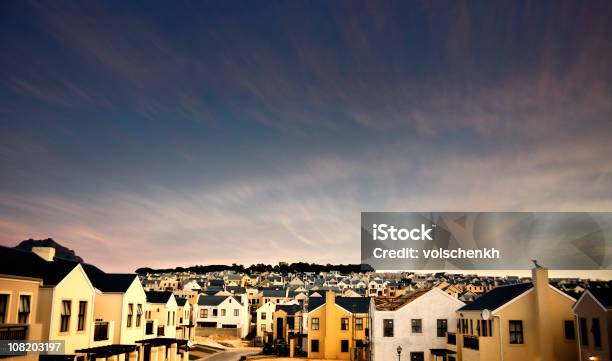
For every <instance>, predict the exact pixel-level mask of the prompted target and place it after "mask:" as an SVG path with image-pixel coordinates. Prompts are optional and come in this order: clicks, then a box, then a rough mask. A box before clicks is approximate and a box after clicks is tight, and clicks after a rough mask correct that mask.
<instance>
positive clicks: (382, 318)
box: [370, 288, 465, 361]
mask: <svg viewBox="0 0 612 361" xmlns="http://www.w3.org/2000/svg"><path fill="white" fill-rule="evenodd" d="M464 305H465V304H464V303H463V302H461V301H459V300H457V299H456V298H453V297H452V296H449V295H448V294H446V293H445V292H444V291H441V290H440V289H438V288H432V289H430V290H428V291H417V292H413V293H409V294H406V295H403V296H401V297H399V298H396V299H392V300H377V301H375V302H372V304H371V306H370V325H371V333H370V340H371V347H372V361H388V360H395V359H397V351H396V349H397V347H398V346H401V347H402V355H405V356H403V357H402V358H403V359H404V360H410V361H425V360H430V357H431V351H430V350H431V349H445V348H446V346H447V344H446V333H447V331H448V332H454V331H455V330H456V327H457V314H456V311H457V309H459V308H460V307H462V306H464Z"/></svg>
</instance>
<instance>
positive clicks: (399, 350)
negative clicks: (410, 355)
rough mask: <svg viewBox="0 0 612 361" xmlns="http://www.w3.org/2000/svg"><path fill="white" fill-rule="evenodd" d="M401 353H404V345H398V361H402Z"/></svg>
mask: <svg viewBox="0 0 612 361" xmlns="http://www.w3.org/2000/svg"><path fill="white" fill-rule="evenodd" d="M401 355H402V346H397V361H400V356H401Z"/></svg>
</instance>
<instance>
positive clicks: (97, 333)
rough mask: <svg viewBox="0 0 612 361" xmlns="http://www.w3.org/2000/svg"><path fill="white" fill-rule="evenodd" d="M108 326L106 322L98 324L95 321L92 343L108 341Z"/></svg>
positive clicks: (98, 322)
mask: <svg viewBox="0 0 612 361" xmlns="http://www.w3.org/2000/svg"><path fill="white" fill-rule="evenodd" d="M108 330H109V325H108V322H100V321H97V322H96V323H95V324H94V335H93V338H94V342H97V341H106V340H108V339H109V332H108Z"/></svg>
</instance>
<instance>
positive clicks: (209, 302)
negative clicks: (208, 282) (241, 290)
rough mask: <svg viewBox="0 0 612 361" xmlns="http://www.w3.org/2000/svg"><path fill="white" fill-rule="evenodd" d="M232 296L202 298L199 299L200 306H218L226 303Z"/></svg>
mask: <svg viewBox="0 0 612 361" xmlns="http://www.w3.org/2000/svg"><path fill="white" fill-rule="evenodd" d="M228 297H231V296H200V297H199V298H198V305H200V306H218V305H219V304H220V303H221V302H223V301H225V299H226V298H228Z"/></svg>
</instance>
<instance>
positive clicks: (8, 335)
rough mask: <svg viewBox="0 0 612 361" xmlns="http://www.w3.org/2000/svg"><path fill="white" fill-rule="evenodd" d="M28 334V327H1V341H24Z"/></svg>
mask: <svg viewBox="0 0 612 361" xmlns="http://www.w3.org/2000/svg"><path fill="white" fill-rule="evenodd" d="M27 334H28V326H3V327H0V340H18V341H19V340H21V341H24V340H25V339H26V337H27Z"/></svg>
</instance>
